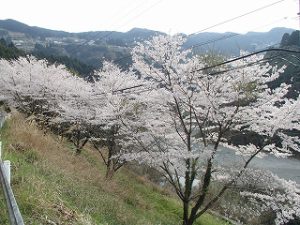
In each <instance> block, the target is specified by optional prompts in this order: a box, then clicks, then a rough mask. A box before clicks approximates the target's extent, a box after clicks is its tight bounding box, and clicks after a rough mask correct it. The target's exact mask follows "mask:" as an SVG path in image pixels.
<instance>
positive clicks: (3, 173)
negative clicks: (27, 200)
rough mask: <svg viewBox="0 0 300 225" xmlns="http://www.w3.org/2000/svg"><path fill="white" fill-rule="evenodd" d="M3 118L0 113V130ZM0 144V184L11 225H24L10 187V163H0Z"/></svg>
mask: <svg viewBox="0 0 300 225" xmlns="http://www.w3.org/2000/svg"><path fill="white" fill-rule="evenodd" d="M4 120H5V116H4V115H3V114H2V113H1V112H0V128H2V126H3V123H4ZM1 147H2V143H1V141H0V183H1V186H2V190H3V193H4V197H5V199H6V206H7V209H8V214H9V219H10V224H11V225H24V222H23V218H22V215H21V213H20V210H19V207H18V204H17V201H16V199H15V196H14V193H13V191H12V189H11V186H10V161H7V160H6V161H2V158H1V153H2V148H1Z"/></svg>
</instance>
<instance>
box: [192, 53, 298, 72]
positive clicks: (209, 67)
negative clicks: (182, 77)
mask: <svg viewBox="0 0 300 225" xmlns="http://www.w3.org/2000/svg"><path fill="white" fill-rule="evenodd" d="M272 51H280V52H289V53H299V54H300V51H296V50H290V49H284V48H268V49H263V50H259V51H256V52H252V53H249V54H246V55H243V56H239V57H236V58H233V59H230V60H227V61H225V62H222V63H217V64H215V65H212V66H207V67H203V68H200V69H196V70H194V71H192V72H196V71H202V70H208V69H212V68H215V67H219V66H222V65H226V64H229V63H232V62H235V61H238V60H241V59H245V58H248V57H251V56H253V55H257V54H260V53H264V52H272Z"/></svg>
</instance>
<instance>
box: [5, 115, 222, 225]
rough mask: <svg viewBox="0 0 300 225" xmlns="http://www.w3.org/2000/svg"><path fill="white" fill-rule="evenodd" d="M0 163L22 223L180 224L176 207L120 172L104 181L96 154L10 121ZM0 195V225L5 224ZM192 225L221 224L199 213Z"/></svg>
mask: <svg viewBox="0 0 300 225" xmlns="http://www.w3.org/2000/svg"><path fill="white" fill-rule="evenodd" d="M1 132H2V140H3V147H4V159H8V160H10V161H11V162H12V187H13V190H14V193H15V197H16V199H17V202H18V205H19V207H20V211H21V213H22V215H23V218H24V222H25V224H32V225H35V224H36V225H38V224H65V225H69V224H72V225H79V224H82V225H89V224H99V225H180V224H181V214H182V210H181V207H180V202H179V201H178V200H177V199H176V198H174V197H173V196H172V195H171V194H169V193H168V192H167V191H164V190H162V189H161V188H160V187H158V186H156V185H154V184H152V183H151V182H149V181H147V180H146V179H145V178H143V177H140V176H137V175H136V174H135V173H134V172H132V171H130V170H128V169H123V170H121V171H120V172H119V173H117V174H116V176H115V177H114V179H113V180H111V181H106V180H105V179H104V172H105V168H104V166H103V165H102V163H101V161H100V159H99V155H97V153H96V152H94V151H92V150H91V149H89V148H87V149H85V150H84V152H83V154H81V155H79V156H76V155H75V154H74V153H73V152H72V151H71V150H70V144H69V143H68V142H62V143H59V142H58V141H57V139H56V137H55V136H53V135H46V136H43V134H42V132H40V131H39V130H38V129H37V128H36V127H35V126H33V125H28V124H26V123H24V122H22V117H20V116H15V117H13V118H12V119H11V120H9V121H8V122H7V123H6V125H5V126H4V127H3V129H2V131H1ZM4 209H5V204H4V200H3V196H2V195H1V194H0V218H1V219H0V224H1V225H2V224H3V225H4V224H9V223H8V218H7V216H6V211H5V210H4ZM195 224H196V225H220V224H227V223H226V222H224V221H222V220H220V219H218V218H215V217H213V216H211V215H209V214H205V215H204V216H203V217H202V218H201V219H200V220H199V221H197V223H195Z"/></svg>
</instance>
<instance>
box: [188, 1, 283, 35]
mask: <svg viewBox="0 0 300 225" xmlns="http://www.w3.org/2000/svg"><path fill="white" fill-rule="evenodd" d="M283 1H286V0H280V1H276V2H273V3H271V4H268V5H265V6H262V7H260V8H257V9H254V10H252V11H249V12H247V13H244V14H241V15H239V16H236V17H233V18H230V19H227V20H224V21H222V22H219V23H217V24H214V25H211V26H209V27H206V28H204V29H202V30H199V31H197V32H195V33H192V34H190V35H189V36H192V35H196V34H199V33H201V32H203V31H206V30H209V29H211V28H214V27H217V26H220V25H223V24H226V23H229V22H231V21H234V20H237V19H239V18H242V17H245V16H247V15H250V14H252V13H255V12H258V11H261V10H263V9H266V8H269V7H271V6H274V5H276V4H279V3H281V2H283Z"/></svg>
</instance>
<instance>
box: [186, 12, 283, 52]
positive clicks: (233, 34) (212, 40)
mask: <svg viewBox="0 0 300 225" xmlns="http://www.w3.org/2000/svg"><path fill="white" fill-rule="evenodd" d="M285 19H287V17H284V18H281V19H279V20H275V21H273V22H271V23H268V24H264V25H262V26H258V27H255V28H252V29H251V31H254V30H257V29H259V28H261V27H265V26H268V25H271V24H274V23H277V22H279V21H282V20H285ZM241 35H243V34H241V33H232V34H229V35H224V36H222V37H219V38H215V39H211V40H207V41H205V42H200V43H196V44H193V45H191V46H189V47H187V48H188V49H189V48H191V49H194V48H198V47H201V46H204V45H207V44H211V43H215V42H217V41H222V40H226V39H230V38H233V37H236V36H241Z"/></svg>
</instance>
